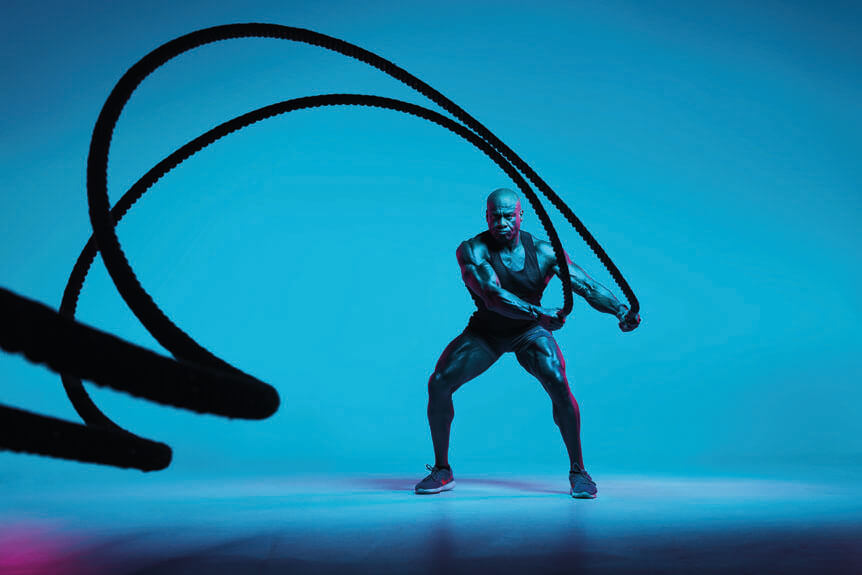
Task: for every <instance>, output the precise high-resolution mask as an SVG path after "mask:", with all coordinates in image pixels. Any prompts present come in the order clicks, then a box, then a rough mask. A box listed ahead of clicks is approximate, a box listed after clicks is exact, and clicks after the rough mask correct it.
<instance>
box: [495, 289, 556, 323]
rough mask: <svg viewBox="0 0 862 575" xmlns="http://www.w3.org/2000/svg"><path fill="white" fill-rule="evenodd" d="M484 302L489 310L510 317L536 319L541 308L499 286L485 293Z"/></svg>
mask: <svg viewBox="0 0 862 575" xmlns="http://www.w3.org/2000/svg"><path fill="white" fill-rule="evenodd" d="M485 304H486V305H487V306H488V309H490V310H491V311H493V312H496V313H498V314H500V315H504V316H506V317H510V318H512V319H538V317H539V312H540V311H541V309H542V308H541V307H540V306H537V305H534V304H531V303H530V302H527V301H524V300H522V299H521V298H519V297H518V296H516V295H515V294H513V293H512V292H510V291H508V290H504V289H503V288H501V287H497V288H496V289H494V290H493V291H491V292H490V293H487V294H486V297H485Z"/></svg>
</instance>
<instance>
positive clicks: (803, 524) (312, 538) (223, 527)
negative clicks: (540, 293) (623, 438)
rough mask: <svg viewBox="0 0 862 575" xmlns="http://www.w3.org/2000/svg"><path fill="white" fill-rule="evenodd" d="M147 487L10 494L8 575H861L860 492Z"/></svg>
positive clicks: (539, 482)
mask: <svg viewBox="0 0 862 575" xmlns="http://www.w3.org/2000/svg"><path fill="white" fill-rule="evenodd" d="M417 479H418V478H417V477H392V476H379V475H378V476H374V475H365V476H362V475H351V476H346V475H340V476H339V475H328V476H302V475H295V476H289V477H260V478H232V479H231V478H223V477H221V478H213V479H206V478H195V479H185V480H179V479H175V478H167V477H158V476H152V475H151V476H147V478H146V479H145V480H140V481H137V480H136V481H135V482H132V483H123V484H116V485H111V484H104V483H91V484H78V485H74V486H62V487H60V486H56V485H55V486H54V487H51V488H45V487H44V486H39V485H38V484H36V483H33V484H30V485H18V486H17V487H15V488H14V489H11V490H7V492H6V493H5V494H4V495H3V497H2V502H0V573H3V575H11V574H24V573H27V574H43V573H72V574H78V573H80V574H85V573H86V574H93V575H97V574H99V573H112V574H113V573H117V574H177V573H196V574H197V573H201V574H209V573H213V574H220V573H306V572H307V573H446V574H451V573H486V572H487V573H624V572H629V573H697V574H700V573H862V504H860V501H859V498H858V497H857V496H856V491H857V487H858V485H857V483H856V482H855V481H849V480H846V479H845V480H832V481H829V482H822V483H812V482H810V481H798V480H797V481H792V480H778V479H768V478H739V477H736V478H731V477H697V478H685V477H656V476H634V475H628V476H623V475H617V476H610V477H602V478H596V479H597V480H598V482H599V497H598V499H596V500H574V499H572V498H571V497H569V496H568V491H567V487H568V486H567V481H566V477H565V475H563V476H562V477H560V476H557V475H555V476H528V477H517V478H515V477H506V476H501V475H499V474H498V475H494V476H464V477H459V476H458V475H457V472H456V481H457V486H456V488H455V489H454V490H453V491H450V492H446V493H442V494H439V495H415V494H413V492H412V486H413V484H414V483H415V481H416V480H417Z"/></svg>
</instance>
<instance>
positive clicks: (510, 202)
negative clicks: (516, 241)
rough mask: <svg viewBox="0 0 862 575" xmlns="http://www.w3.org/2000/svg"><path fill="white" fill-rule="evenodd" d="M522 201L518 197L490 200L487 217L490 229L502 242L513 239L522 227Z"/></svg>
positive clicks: (486, 211) (486, 212)
mask: <svg viewBox="0 0 862 575" xmlns="http://www.w3.org/2000/svg"><path fill="white" fill-rule="evenodd" d="M522 214H523V210H521V202H520V201H519V200H517V199H516V198H512V197H502V198H495V199H493V200H491V201H489V202H488V207H487V209H486V210H485V219H486V220H487V222H488V231H489V232H490V233H491V235H492V236H493V237H494V238H496V239H497V240H499V241H501V242H505V241H508V240H511V239H512V238H514V237H515V234H516V233H518V230H520V229H521V216H522Z"/></svg>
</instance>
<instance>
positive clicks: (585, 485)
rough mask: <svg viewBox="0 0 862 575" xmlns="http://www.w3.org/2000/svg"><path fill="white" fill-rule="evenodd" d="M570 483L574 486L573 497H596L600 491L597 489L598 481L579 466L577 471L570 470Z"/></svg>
mask: <svg viewBox="0 0 862 575" xmlns="http://www.w3.org/2000/svg"><path fill="white" fill-rule="evenodd" d="M575 467H577V466H575ZM569 484H570V485H571V486H572V491H571V494H572V497H577V498H578V499H595V498H596V492H597V491H598V489H596V482H595V481H593V478H592V477H590V474H589V473H587V472H586V471H584V470H583V469H580V468H578V470H577V471H569Z"/></svg>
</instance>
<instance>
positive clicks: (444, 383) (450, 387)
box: [428, 371, 456, 395]
mask: <svg viewBox="0 0 862 575" xmlns="http://www.w3.org/2000/svg"><path fill="white" fill-rule="evenodd" d="M455 385H456V384H455V382H454V381H453V379H452V377H451V376H448V375H446V373H444V372H441V371H435V372H434V373H432V374H431V377H429V378H428V393H429V394H430V395H439V394H441V393H452V392H453V391H454V388H455Z"/></svg>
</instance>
